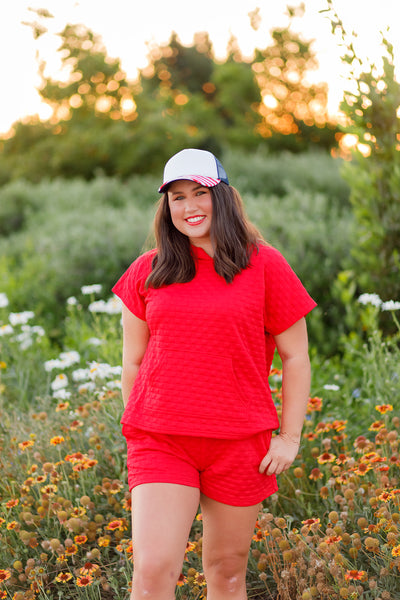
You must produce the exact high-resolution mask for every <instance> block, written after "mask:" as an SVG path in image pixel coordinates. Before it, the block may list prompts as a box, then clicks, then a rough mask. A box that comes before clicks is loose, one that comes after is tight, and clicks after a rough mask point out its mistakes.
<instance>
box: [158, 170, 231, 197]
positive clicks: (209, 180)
mask: <svg viewBox="0 0 400 600" xmlns="http://www.w3.org/2000/svg"><path fill="white" fill-rule="evenodd" d="M184 179H187V180H188V181H194V182H196V183H199V184H200V185H202V186H204V187H214V186H216V185H218V184H219V183H221V179H215V178H214V177H205V176H204V175H181V176H180V177H174V179H171V180H170V181H164V183H163V184H162V185H161V186H160V187H159V188H158V191H159V193H160V194H161V193H162V192H165V191H166V188H167V187H168V186H169V185H170V184H171V183H173V182H174V181H180V180H184Z"/></svg>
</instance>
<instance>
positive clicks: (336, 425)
mask: <svg viewBox="0 0 400 600" xmlns="http://www.w3.org/2000/svg"><path fill="white" fill-rule="evenodd" d="M346 425H347V421H338V420H336V421H333V423H332V427H333V429H334V430H335V431H343V429H346Z"/></svg>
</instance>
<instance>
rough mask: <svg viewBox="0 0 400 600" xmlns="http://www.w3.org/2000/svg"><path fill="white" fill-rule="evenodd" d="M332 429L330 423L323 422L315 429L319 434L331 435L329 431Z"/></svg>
mask: <svg viewBox="0 0 400 600" xmlns="http://www.w3.org/2000/svg"><path fill="white" fill-rule="evenodd" d="M331 429H332V427H331V425H330V423H324V422H323V421H321V423H318V425H317V426H316V428H315V431H316V432H317V433H329V431H330V430H331Z"/></svg>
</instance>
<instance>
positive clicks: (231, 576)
mask: <svg viewBox="0 0 400 600" xmlns="http://www.w3.org/2000/svg"><path fill="white" fill-rule="evenodd" d="M203 567H204V574H205V576H206V580H207V585H210V586H212V587H214V588H216V589H218V590H220V591H221V592H223V593H225V594H237V593H238V592H240V591H241V590H242V589H243V588H244V587H245V585H246V567H247V554H246V555H245V556H244V555H230V556H220V557H214V558H213V559H211V560H209V561H206V562H204V563H203Z"/></svg>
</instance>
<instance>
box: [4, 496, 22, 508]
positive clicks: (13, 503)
mask: <svg viewBox="0 0 400 600" xmlns="http://www.w3.org/2000/svg"><path fill="white" fill-rule="evenodd" d="M18 504H19V499H18V498H15V499H13V500H9V501H8V502H6V507H7V508H14V506H18Z"/></svg>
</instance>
